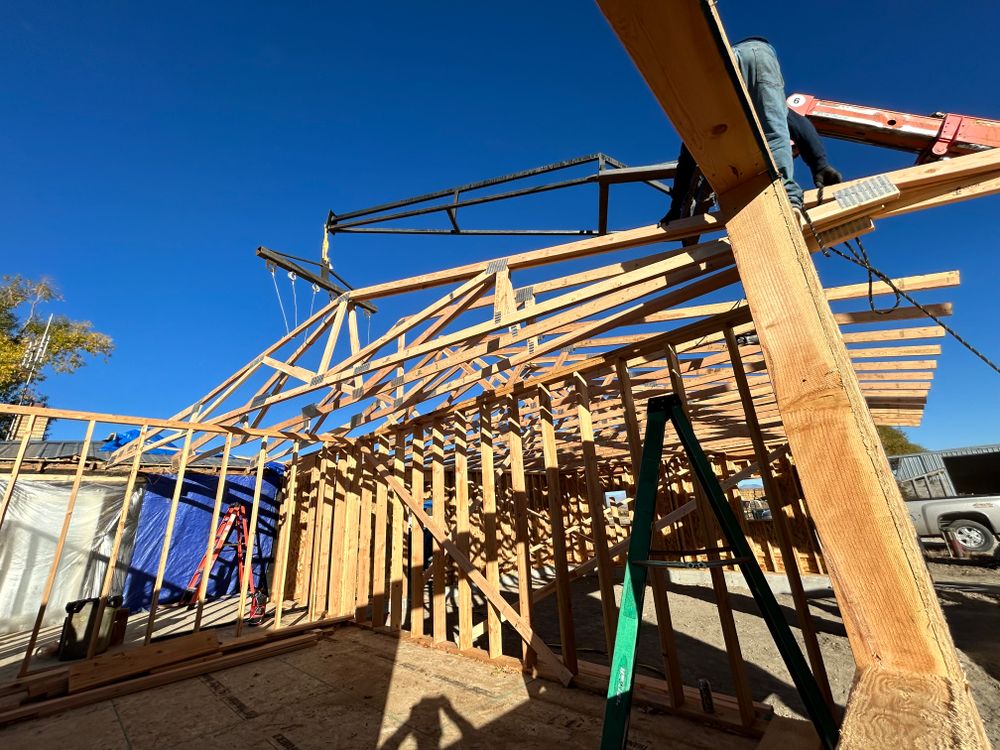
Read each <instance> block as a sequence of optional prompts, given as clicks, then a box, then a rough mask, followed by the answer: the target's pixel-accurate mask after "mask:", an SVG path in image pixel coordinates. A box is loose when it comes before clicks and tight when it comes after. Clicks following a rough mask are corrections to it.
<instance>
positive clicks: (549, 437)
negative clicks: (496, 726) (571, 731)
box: [538, 386, 577, 674]
mask: <svg viewBox="0 0 1000 750" xmlns="http://www.w3.org/2000/svg"><path fill="white" fill-rule="evenodd" d="M538 414H539V424H540V425H541V431H542V453H543V458H544V460H545V476H546V483H547V485H548V488H547V489H548V496H549V523H550V524H551V525H552V558H553V560H552V564H553V566H554V567H555V572H556V601H557V603H558V608H559V640H560V645H561V648H562V658H563V664H565V665H566V668H567V669H568V670H569V671H570V672H572V673H573V674H576V673H577V660H576V634H575V632H574V628H573V605H572V591H571V589H570V586H571V582H570V578H569V567H568V565H567V563H566V532H565V529H564V525H563V509H562V492H561V491H560V484H559V456H558V454H557V452H556V430H555V423H554V415H553V414H552V395H551V394H550V393H549V391H548V389H547V388H546V387H545V386H540V387H539V388H538Z"/></svg>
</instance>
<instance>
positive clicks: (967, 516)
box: [906, 495, 1000, 555]
mask: <svg viewBox="0 0 1000 750" xmlns="http://www.w3.org/2000/svg"><path fill="white" fill-rule="evenodd" d="M906 510H907V512H908V513H909V514H910V519H911V520H912V521H913V525H914V527H915V528H916V530H917V535H918V536H921V537H931V536H935V537H939V538H940V537H942V536H943V531H944V529H945V528H947V529H948V530H950V531H951V533H952V535H953V536H954V539H955V541H957V542H958V543H959V544H960V545H961V546H962V547H963V548H964V549H965V551H966V552H968V553H969V554H974V555H983V554H995V553H996V552H997V548H998V547H1000V541H998V539H997V533H998V532H1000V495H967V496H963V497H939V498H932V499H930V500H923V499H914V500H907V501H906Z"/></svg>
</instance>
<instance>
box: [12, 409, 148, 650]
mask: <svg viewBox="0 0 1000 750" xmlns="http://www.w3.org/2000/svg"><path fill="white" fill-rule="evenodd" d="M28 427H29V428H30V427H31V423H30V422H29V424H28ZM148 430H149V425H146V424H144V425H142V426H141V427H140V428H139V436H138V437H137V438H136V440H137V441H138V445H139V447H138V449H137V450H136V452H135V456H134V457H133V459H132V469H131V471H129V475H128V481H127V482H126V483H125V496H124V497H123V498H122V506H121V510H120V511H119V512H118V526H116V527H115V536H114V539H113V540H112V542H111V551H110V552H109V553H108V567H107V568H106V569H105V571H104V582H103V583H102V584H101V593H100V598H99V600H98V602H97V614H95V615H94V622H101V621H102V618H103V616H104V609H105V606H106V605H107V601H108V595H109V594H110V593H111V583H112V581H113V580H114V576H115V569H116V568H117V567H118V550H119V549H121V543H122V535H123V532H124V531H125V521H126V520H128V512H129V508H131V507H132V491H133V490H134V489H135V482H136V479H137V478H138V476H139V465H140V463H141V462H142V453H143V450H144V448H143V443H144V442H145V440H146V432H147V431H148ZM28 431H29V433H30V431H31V430H30V429H29V430H28ZM100 634H101V629H100V628H94V630H93V632H91V634H90V642H89V643H88V644H87V658H88V659H93V658H94V654H96V653H97V641H98V640H99V637H100Z"/></svg>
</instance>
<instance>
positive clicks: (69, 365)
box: [0, 276, 114, 438]
mask: <svg viewBox="0 0 1000 750" xmlns="http://www.w3.org/2000/svg"><path fill="white" fill-rule="evenodd" d="M62 299H63V298H62V296H61V295H60V294H59V290H58V289H57V288H56V287H55V285H54V284H53V283H52V281H51V279H47V278H44V277H43V278H41V279H39V280H37V281H34V280H32V279H25V278H23V277H21V276H4V277H3V280H2V282H0V401H2V402H4V403H18V402H20V401H23V402H24V403H33V404H44V403H45V395H44V394H43V392H42V390H41V386H42V384H43V382H44V381H45V378H46V375H47V374H48V373H49V372H55V373H59V374H66V373H73V372H76V371H77V370H78V369H80V368H81V367H82V366H83V365H85V364H86V363H87V360H88V358H89V357H95V356H96V357H102V358H103V359H104V361H107V358H108V357H109V356H110V354H111V352H112V350H113V349H114V344H113V343H112V342H111V337H110V336H106V335H105V334H103V333H100V332H98V331H95V330H94V329H93V324H92V323H90V322H89V321H85V320H71V319H70V318H68V317H67V316H65V315H53V316H52V323H51V324H50V325H49V331H48V335H49V340H48V345H47V346H46V347H45V349H44V354H42V355H41V356H40V357H38V356H36V355H37V353H38V351H39V349H40V347H41V342H42V338H43V336H44V333H45V326H46V324H47V323H48V317H49V316H48V314H47V313H46V312H43V308H44V307H45V306H46V305H47V304H48V303H52V302H61V301H62ZM33 360H37V362H36V363H35V365H34V372H33V373H32V367H31V364H32V361H33ZM9 422H10V419H9V418H6V419H5V418H3V417H0V438H3V437H5V436H6V434H7V427H8V424H9Z"/></svg>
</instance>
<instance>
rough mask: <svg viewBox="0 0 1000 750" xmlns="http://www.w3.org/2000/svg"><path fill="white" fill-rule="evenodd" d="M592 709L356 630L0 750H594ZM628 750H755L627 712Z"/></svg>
mask: <svg viewBox="0 0 1000 750" xmlns="http://www.w3.org/2000/svg"><path fill="white" fill-rule="evenodd" d="M603 705H604V701H603V699H602V698H601V697H600V696H596V695H593V694H591V693H587V692H584V691H582V690H576V689H572V688H563V687H561V686H559V685H556V684H553V683H551V682H547V681H541V680H531V679H530V678H528V677H526V676H524V675H522V674H519V673H516V672H511V671H507V670H502V669H498V668H496V667H494V666H492V665H489V664H486V663H482V662H478V661H474V660H471V659H468V658H465V657H460V656H453V655H451V654H447V653H444V652H441V651H438V650H433V649H428V648H424V647H421V646H418V645H415V644H413V643H410V642H407V641H406V640H396V639H395V638H391V637H388V636H385V635H379V634H376V633H372V632H370V631H367V630H363V629H360V628H356V627H344V628H340V629H338V630H336V631H334V632H333V633H332V634H331V635H330V637H329V638H328V639H325V640H322V641H320V642H319V644H318V645H317V646H315V647H311V648H305V649H302V650H299V651H295V652H292V653H289V654H286V655H283V656H278V657H274V658H271V659H267V660H262V661H258V662H252V663H249V664H245V665H243V666H240V667H236V668H233V669H227V670H224V671H221V672H215V673H212V674H208V675H204V676H202V677H198V678H194V679H190V680H185V681H183V682H178V683H174V684H172V685H167V686H164V687H161V688H157V689H154V690H148V691H145V692H141V693H135V694H133V695H129V696H125V697H122V698H117V699H115V700H111V701H104V702H103V703H99V704H95V705H93V706H89V707H86V708H81V709H77V710H74V711H69V712H67V713H65V714H61V715H58V716H52V717H48V718H44V719H39V720H36V721H33V722H28V723H23V724H17V725H14V726H11V727H8V728H6V729H3V730H0V747H4V748H49V747H53V748H58V747H72V748H102V749H105V748H107V749H114V748H132V749H134V750H141V749H142V748H197V749H198V750H203V749H205V748H237V747H238V748H247V747H254V748H256V747H274V748H283V749H285V750H290V749H292V750H293V749H294V748H301V749H302V750H305V749H306V748H369V747H371V748H375V747H377V748H380V749H382V750H390V749H392V750H394V749H395V748H420V749H421V750H429V749H430V748H445V747H454V748H458V747H463V748H477V747H482V748H544V750H554V749H555V748H563V747H578V748H585V747H594V746H596V744H597V742H598V739H599V737H600V730H601V723H602V714H603ZM629 737H630V743H629V744H630V747H633V748H657V747H672V748H704V749H705V750H741V749H744V748H745V749H747V750H749V748H753V747H755V746H756V744H757V742H756V741H755V740H750V739H747V738H743V737H738V736H735V735H731V734H725V733H722V732H719V731H716V730H713V729H710V728H708V727H704V726H701V725H700V724H697V723H693V722H691V721H688V720H685V719H678V718H674V717H670V716H663V715H658V714H646V713H643V712H641V711H638V710H637V711H634V712H633V717H632V727H631V732H630V735H629Z"/></svg>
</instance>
